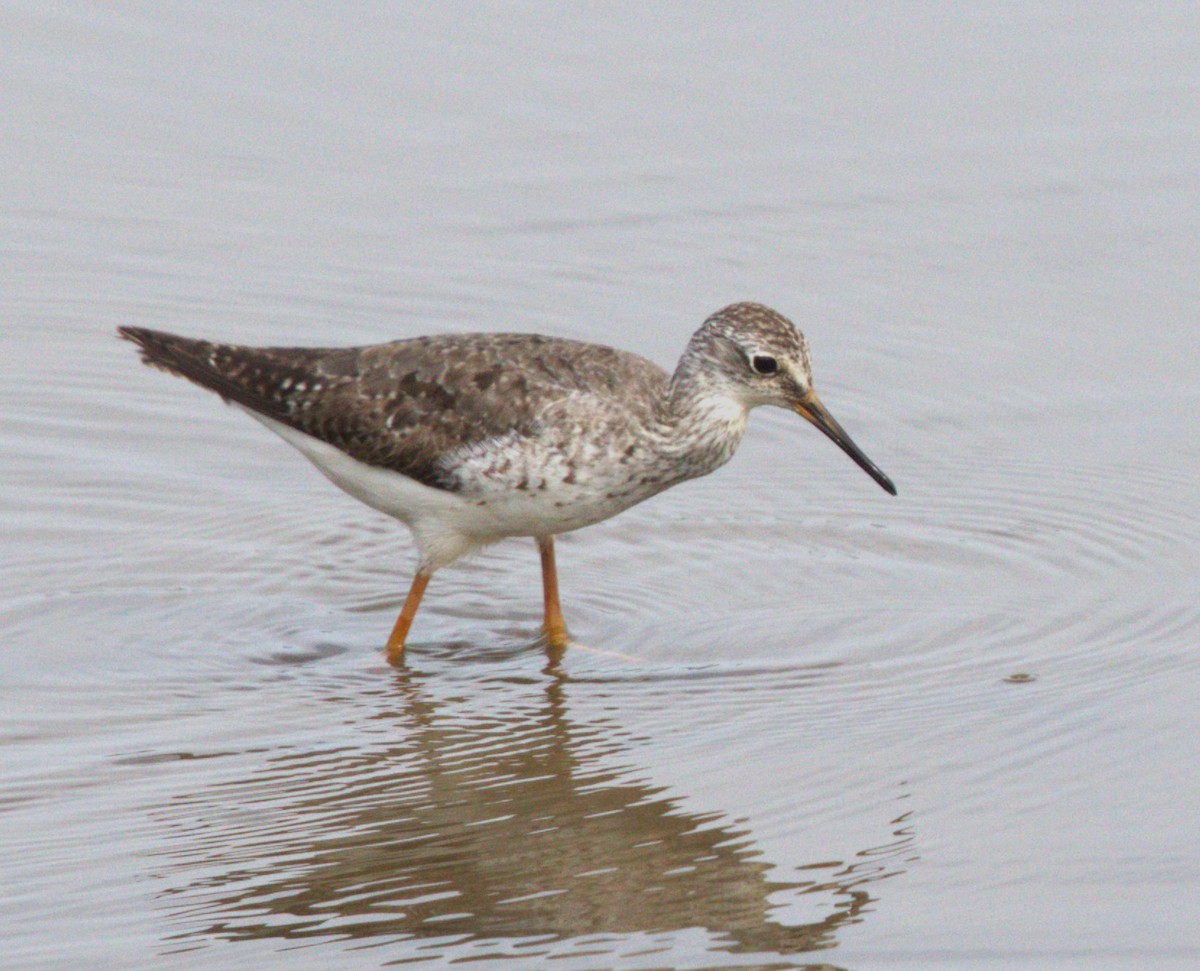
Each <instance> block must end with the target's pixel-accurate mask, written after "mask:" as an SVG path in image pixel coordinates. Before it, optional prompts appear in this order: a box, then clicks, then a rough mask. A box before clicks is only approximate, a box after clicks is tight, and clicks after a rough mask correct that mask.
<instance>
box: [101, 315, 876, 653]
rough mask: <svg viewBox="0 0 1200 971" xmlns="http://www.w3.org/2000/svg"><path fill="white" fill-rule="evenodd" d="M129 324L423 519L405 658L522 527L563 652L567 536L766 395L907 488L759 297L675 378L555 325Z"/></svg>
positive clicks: (687, 459)
mask: <svg viewBox="0 0 1200 971" xmlns="http://www.w3.org/2000/svg"><path fill="white" fill-rule="evenodd" d="M118 333H119V334H120V335H121V336H122V337H125V338H127V339H129V340H131V341H133V342H134V343H135V344H137V345H138V346H139V347H140V348H141V352H142V359H143V361H145V362H146V363H147V364H150V365H153V366H155V367H159V368H161V369H163V370H166V371H168V372H171V373H173V374H176V375H179V376H181V377H185V378H188V379H189V380H191V381H193V382H195V383H196V384H198V385H200V386H202V387H204V388H208V389H209V390H211V391H215V392H216V393H217V394H219V395H220V396H221V397H222V398H224V399H225V401H226V402H229V403H233V404H235V405H237V406H239V407H240V408H242V410H244V411H245V412H247V413H248V414H249V415H251V416H252V417H254V418H256V419H258V420H259V421H260V422H262V423H263V424H264V425H266V426H267V428H269V429H271V431H273V432H275V433H276V434H278V435H279V436H280V437H282V438H283V439H284V440H285V441H287V442H288V443H289V444H291V445H293V446H295V448H297V449H298V450H299V451H300V452H301V453H302V454H303V455H304V456H305V457H306V458H308V459H309V461H311V462H312V463H313V464H314V465H315V466H316V467H317V468H318V469H320V471H321V472H322V473H324V474H325V475H326V476H327V477H328V478H329V479H330V480H332V481H333V483H334V484H335V485H337V486H340V487H341V488H342V489H344V490H345V491H346V492H348V493H350V495H352V496H354V497H355V498H356V499H359V500H361V501H362V502H364V503H366V504H367V505H368V506H372V507H373V508H375V509H378V510H380V511H381V512H384V513H386V514H387V515H389V516H393V517H394V518H396V519H398V520H400V521H401V522H402V523H404V524H405V525H406V526H408V528H409V529H410V530H411V531H412V535H413V539H414V540H415V542H416V545H417V549H418V551H419V562H418V565H417V570H416V574H415V576H414V578H413V581H412V585H411V587H410V588H409V591H408V596H407V597H406V599H405V601H404V606H403V608H402V609H401V611H400V616H399V617H398V618H397V620H396V623H395V626H394V627H393V629H392V632H391V635H390V636H389V637H388V640H387V653H388V657H389V658H390V659H391V660H392V661H395V662H398V661H399V660H401V659H402V658H403V654H404V643H405V640H406V639H407V637H408V632H409V629H410V627H411V626H412V622H413V618H414V617H415V616H416V612H417V607H418V606H419V605H420V602H421V598H422V596H423V595H424V593H425V588H426V586H427V585H428V584H429V578H430V577H431V576H432V575H433V573H434V571H435V570H438V569H440V568H441V567H444V566H447V565H449V564H450V563H452V562H454V561H455V560H457V559H458V558H459V557H461V556H463V555H465V554H467V553H470V552H473V551H474V550H477V549H479V548H480V547H483V546H486V545H487V544H489V543H494V542H496V541H498V540H501V539H505V538H507V537H510V536H529V537H533V538H534V539H535V540H536V541H537V545H538V549H539V551H540V553H541V561H542V590H543V607H544V625H543V626H544V631H545V636H546V639H547V642H548V644H549V646H550V647H552V648H554V649H562V648H564V647H565V646H566V645H567V643H568V636H567V628H566V624H565V623H564V621H563V616H562V609H561V607H560V605H559V596H558V574H557V570H556V568H555V561H554V537H555V536H556V535H558V534H559V533H565V532H570V531H571V530H575V529H580V528H581V527H583V526H590V525H592V524H593V523H598V522H600V521H601V520H604V519H608V518H609V517H610V516H615V515H616V514H617V513H619V512H621V511H623V510H625V509H628V508H629V507H630V506H635V505H637V504H638V503H639V502H643V501H644V500H646V499H649V498H650V497H651V496H653V495H656V494H657V493H659V492H662V491H663V490H664V489H668V488H670V487H671V486H673V485H676V484H677V483H679V482H683V481H685V480H687V479H694V478H697V477H698V476H702V475H707V474H708V473H710V472H712V471H713V470H715V469H717V468H719V467H720V466H722V465H724V464H725V463H726V462H728V461H729V459H730V458H731V457H732V456H733V453H734V451H735V450H736V449H737V447H738V445H739V444H740V442H741V440H742V434H743V432H744V431H745V428H746V419H747V416H748V415H749V412H750V410H751V409H752V408H756V407H758V406H759V405H776V406H778V407H781V408H787V409H789V410H790V411H794V412H796V413H797V414H799V415H800V416H801V417H803V418H805V419H807V420H808V421H809V422H811V423H812V424H813V425H815V426H816V427H817V428H818V429H819V430H820V431H822V432H823V433H824V434H825V435H827V436H828V437H829V438H830V439H832V440H833V442H834V443H835V444H837V445H838V447H840V448H841V449H842V451H844V452H845V453H846V454H847V455H849V456H850V458H852V459H853V460H854V461H855V462H856V463H858V465H859V466H860V467H861V468H862V469H863V470H864V471H865V472H866V473H867V474H868V475H870V476H871V478H873V479H874V480H875V481H876V482H877V483H878V484H879V485H880V486H881V487H882V488H883V489H885V490H886V491H887V492H889V493H891V494H892V495H895V494H896V487H895V486H894V485H893V484H892V481H891V479H889V478H888V477H887V476H886V475H884V474H883V472H882V471H881V470H880V469H879V467H878V466H876V465H875V463H874V462H872V461H871V460H870V459H869V458H867V456H866V455H865V454H864V453H863V452H862V450H861V449H859V447H858V446H857V445H855V444H854V442H853V441H852V440H851V439H850V436H849V435H847V434H846V432H845V430H844V429H843V428H842V426H841V425H839V424H838V423H837V422H836V421H835V420H834V419H833V416H832V415H830V414H829V412H828V411H827V410H826V408H825V406H824V405H823V404H822V403H821V401H820V399H819V398H818V397H817V395H816V392H815V391H814V390H813V382H812V369H811V366H810V363H809V352H808V342H807V341H806V340H805V338H804V336H803V335H802V334H801V333H800V332H799V331H798V330H797V329H796V328H795V326H794V325H793V324H792V323H791V321H789V320H788V319H787V318H786V317H783V316H782V315H781V314H779V313H776V312H775V311H774V310H771V309H769V308H768V307H764V306H762V305H760V304H755V303H735V304H732V305H731V306H728V307H726V308H724V309H723V310H719V311H717V312H716V313H715V314H713V315H712V316H711V317H709V318H708V319H707V320H706V321H705V322H704V324H703V325H702V326H701V327H700V329H699V330H697V331H696V332H695V334H693V335H692V338H691V340H690V341H689V342H688V345H687V347H686V349H685V350H684V352H683V356H682V357H681V358H680V360H679V364H678V366H677V367H676V368H675V372H674V373H673V374H667V373H666V372H665V371H664V370H662V368H660V367H658V365H656V364H654V363H652V362H651V361H649V360H647V359H645V358H643V357H640V356H638V355H636V354H631V353H629V352H627V351H620V350H616V349H614V348H611V347H605V346H602V345H599V344H587V343H583V342H581V341H574V340H564V339H560V338H554V337H543V336H541V335H538V334H490V333H485V334H447V335H442V336H433V337H414V338H410V339H407V340H398V341H393V342H391V343H388V344H375V345H371V346H368V347H347V348H307V347H242V346H239V345H235V344H218V343H213V342H211V341H205V340H194V339H191V338H187V337H179V336H176V335H174V334H167V333H163V332H162V331H155V330H148V329H146V328H142V327H120V328H118Z"/></svg>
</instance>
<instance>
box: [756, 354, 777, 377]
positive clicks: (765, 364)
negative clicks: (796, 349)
mask: <svg viewBox="0 0 1200 971" xmlns="http://www.w3.org/2000/svg"><path fill="white" fill-rule="evenodd" d="M750 366H751V367H753V368H754V370H755V371H757V372H758V373H759V374H774V373H775V372H776V371H778V370H779V362H778V361H776V360H775V358H773V357H771V356H769V355H767V354H755V355H754V357H752V358H751V359H750Z"/></svg>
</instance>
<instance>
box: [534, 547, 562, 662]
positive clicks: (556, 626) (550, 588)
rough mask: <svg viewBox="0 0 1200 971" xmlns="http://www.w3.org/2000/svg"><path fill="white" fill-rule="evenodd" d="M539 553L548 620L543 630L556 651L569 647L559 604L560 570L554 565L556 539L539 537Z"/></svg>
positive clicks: (547, 640)
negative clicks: (540, 555)
mask: <svg viewBox="0 0 1200 971" xmlns="http://www.w3.org/2000/svg"><path fill="white" fill-rule="evenodd" d="M537 544H538V552H539V553H541V554H542V593H543V595H544V597H545V603H546V619H545V622H544V623H543V625H542V626H543V628H544V629H545V631H546V642H547V644H549V646H550V647H552V648H554V649H555V650H562V649H563V648H564V647H566V646H567V625H566V624H565V623H564V622H563V615H562V607H560V606H559V603H558V569H557V568H556V567H555V565H554V537H553V536H539V537H538V541H537Z"/></svg>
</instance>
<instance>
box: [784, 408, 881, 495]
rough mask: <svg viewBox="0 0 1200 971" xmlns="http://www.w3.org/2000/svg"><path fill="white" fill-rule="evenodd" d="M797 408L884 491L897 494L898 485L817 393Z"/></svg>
mask: <svg viewBox="0 0 1200 971" xmlns="http://www.w3.org/2000/svg"><path fill="white" fill-rule="evenodd" d="M795 409H796V414H798V415H799V416H800V417H801V418H805V419H807V420H808V421H810V422H812V423H813V424H814V425H816V426H817V428H819V429H820V430H821V431H822V432H824V433H825V434H826V435H827V436H828V437H829V438H830V439H831V440H832V441H833V442H834V444H836V445H837V447H838V448H840V449H841V450H842V451H843V452H845V453H846V454H847V455H849V456H850V457H851V458H852V459H854V461H855V462H857V463H858V467H859V468H860V469H862V470H863V471H864V472H866V473H867V475H869V476H870V477H871V478H872V479H874V480H875V481H876V482H878V483H879V486H880V488H882V489H883V490H884V492H890V493H891V494H892V495H893V496H894V495H895V494H896V487H895V486H894V485H893V484H892V480H891V479H889V478H888V477H887V476H886V475H884V474H883V470H882V469H880V468H879V466H878V465H876V464H875V463H874V462H872V461H871V460H870V459H869V458H867V457H866V455H864V454H863V450H862V449H861V448H859V447H858V446H857V445H855V444H854V441H853V440H852V439H851V438H850V436H849V435H847V434H846V430H845V429H844V428H842V426H841V425H839V424H838V423H837V422H836V421H835V420H834V418H833V415H831V414H830V413H829V412H828V411H826V410H825V406H824V405H823V404H821V399H820V398H818V397H817V396H816V394H814V393H813V392H811V391H810V392H809V393H808V394H807V395H805V397H804V400H803V401H799V402H797V403H796V405H795Z"/></svg>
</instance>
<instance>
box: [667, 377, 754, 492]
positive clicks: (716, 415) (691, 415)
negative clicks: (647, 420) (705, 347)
mask: <svg viewBox="0 0 1200 971" xmlns="http://www.w3.org/2000/svg"><path fill="white" fill-rule="evenodd" d="M666 405H667V407H666V415H665V419H666V424H667V426H668V428H669V432H668V435H667V436H666V441H665V442H664V449H663V450H664V453H666V455H667V457H668V459H669V460H670V461H672V462H676V463H678V467H679V468H680V469H681V470H685V474H684V475H681V476H680V479H692V478H696V477H697V476H701V475H707V474H708V473H709V472H712V471H714V470H715V469H718V468H720V467H721V466H722V465H724V464H725V463H726V462H728V461H729V460H730V459H731V458H733V453H734V452H736V451H737V447H738V445H740V444H741V441H742V435H743V434H744V433H745V431H746V418H747V417H748V415H749V411H750V409H749V408H748V407H747V406H746V404H745V403H744V402H743V401H741V400H739V398H738V397H737V396H736V395H735V394H733V393H732V389H730V388H729V387H728V386H727V385H726V383H725V382H724V381H721V380H720V379H719V378H718V377H717V376H715V375H713V374H712V373H710V372H708V371H706V369H704V368H703V367H698V366H696V364H695V361H694V360H689V356H688V355H686V354H685V356H684V358H683V360H682V361H680V362H679V367H678V369H676V371H675V374H674V376H673V377H672V378H671V384H670V387H669V391H668V395H667V401H666Z"/></svg>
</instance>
